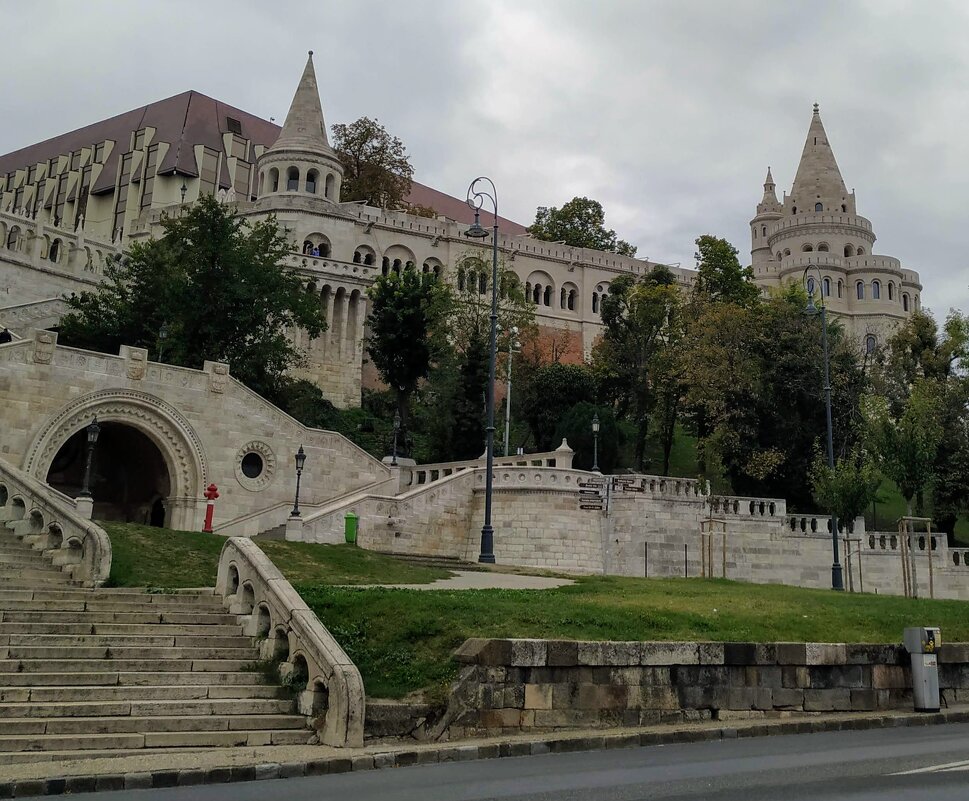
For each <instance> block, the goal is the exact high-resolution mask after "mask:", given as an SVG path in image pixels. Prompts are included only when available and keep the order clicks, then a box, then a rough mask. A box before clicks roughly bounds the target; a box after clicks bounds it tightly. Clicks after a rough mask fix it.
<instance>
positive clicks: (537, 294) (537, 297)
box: [532, 284, 542, 306]
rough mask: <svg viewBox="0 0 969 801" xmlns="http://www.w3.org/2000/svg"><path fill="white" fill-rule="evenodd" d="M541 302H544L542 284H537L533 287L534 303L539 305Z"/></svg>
mask: <svg viewBox="0 0 969 801" xmlns="http://www.w3.org/2000/svg"><path fill="white" fill-rule="evenodd" d="M541 302H542V285H541V284H535V286H533V287H532V303H534V304H535V305H536V306H537V305H538V304H539V303H541Z"/></svg>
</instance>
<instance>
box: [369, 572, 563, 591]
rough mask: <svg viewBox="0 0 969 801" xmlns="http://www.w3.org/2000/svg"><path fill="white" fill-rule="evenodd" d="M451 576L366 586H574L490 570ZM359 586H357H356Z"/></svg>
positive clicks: (447, 587)
mask: <svg viewBox="0 0 969 801" xmlns="http://www.w3.org/2000/svg"><path fill="white" fill-rule="evenodd" d="M452 572H453V573H454V575H453V576H451V577H450V578H446V579H438V580H437V581H433V582H431V583H430V584H368V585H365V586H370V587H391V588H393V589H397V590H551V589H554V588H555V587H564V586H566V585H567V584H574V583H575V582H574V581H572V580H571V579H566V578H552V577H550V576H520V575H518V574H517V573H495V572H492V571H490V570H453V571H452ZM358 586H359V585H358Z"/></svg>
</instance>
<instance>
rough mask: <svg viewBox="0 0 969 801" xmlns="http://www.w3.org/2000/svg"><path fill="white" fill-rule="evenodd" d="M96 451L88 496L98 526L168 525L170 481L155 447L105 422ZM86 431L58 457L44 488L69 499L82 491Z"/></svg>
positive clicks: (134, 432)
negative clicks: (104, 523)
mask: <svg viewBox="0 0 969 801" xmlns="http://www.w3.org/2000/svg"><path fill="white" fill-rule="evenodd" d="M100 425H101V431H100V433H99V435H98V440H97V444H96V445H95V446H94V450H93V454H92V460H91V480H90V492H91V495H92V497H93V499H94V512H93V515H92V516H93V517H94V519H96V520H118V521H122V522H126V523H144V524H146V525H152V526H164V525H166V524H167V523H168V522H169V520H170V504H169V500H168V499H169V497H170V496H171V494H172V481H171V476H170V475H169V472H168V467H167V465H166V464H165V458H164V456H162V453H161V451H160V450H159V449H158V446H157V445H156V444H155V443H154V442H153V441H152V440H151V438H149V437H148V436H147V435H146V434H144V433H142V432H141V431H139V430H138V429H137V428H134V427H132V426H129V425H125V424H124V423H118V422H112V421H106V422H103V423H101V424H100ZM86 453H87V430H86V428H82V429H81V430H80V431H77V432H76V433H74V434H73V435H72V436H71V437H70V438H69V439H68V440H67V442H65V443H64V445H63V446H62V447H61V449H60V450H59V451H58V452H57V455H56V456H55V457H54V459H53V461H52V462H51V466H50V470H49V471H48V473H47V483H48V484H50V485H51V486H52V487H53V488H54V489H56V490H59V491H60V492H63V493H64V494H65V495H68V496H69V497H71V498H76V497H77V496H78V495H79V494H80V492H81V490H82V489H83V485H84V468H85V459H86Z"/></svg>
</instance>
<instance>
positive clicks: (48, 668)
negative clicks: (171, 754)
mask: <svg viewBox="0 0 969 801" xmlns="http://www.w3.org/2000/svg"><path fill="white" fill-rule="evenodd" d="M254 659H255V657H254V656H253V655H252V654H251V653H250V657H249V659H0V687H2V686H4V685H5V684H7V682H8V679H10V678H11V677H12V676H17V675H21V674H24V673H71V672H75V673H109V672H110V673H122V672H124V673H140V672H143V671H151V672H158V673H198V672H202V673H210V672H214V673H224V672H240V671H243V670H245V668H247V667H248V666H250V665H251V664H252V662H253V661H254Z"/></svg>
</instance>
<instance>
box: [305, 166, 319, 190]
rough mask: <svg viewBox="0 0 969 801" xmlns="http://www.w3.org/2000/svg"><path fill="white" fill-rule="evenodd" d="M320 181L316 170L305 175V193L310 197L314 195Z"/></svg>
mask: <svg viewBox="0 0 969 801" xmlns="http://www.w3.org/2000/svg"><path fill="white" fill-rule="evenodd" d="M319 179H320V174H319V173H318V172H317V171H316V170H310V171H309V172H308V173H306V191H307V192H309V193H310V194H311V195H315V194H316V184H317V182H318V181H319Z"/></svg>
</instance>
